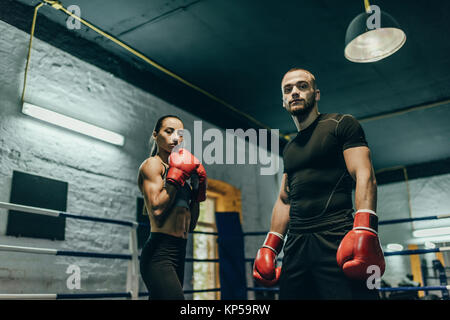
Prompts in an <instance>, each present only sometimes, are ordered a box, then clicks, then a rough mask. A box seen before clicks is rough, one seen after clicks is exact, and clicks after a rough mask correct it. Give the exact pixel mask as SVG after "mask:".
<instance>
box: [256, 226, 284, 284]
mask: <svg viewBox="0 0 450 320" xmlns="http://www.w3.org/2000/svg"><path fill="white" fill-rule="evenodd" d="M283 239H284V238H283V236H282V235H281V234H279V233H276V232H269V233H268V234H267V237H266V240H265V241H264V244H263V246H262V247H261V248H260V249H259V250H258V253H257V255H256V258H255V263H254V264H253V278H254V279H255V280H256V281H257V282H258V283H260V284H262V285H263V286H266V287H272V286H274V285H276V284H277V282H278V280H279V279H280V274H281V267H277V256H278V254H279V253H280V251H281V248H282V247H283Z"/></svg>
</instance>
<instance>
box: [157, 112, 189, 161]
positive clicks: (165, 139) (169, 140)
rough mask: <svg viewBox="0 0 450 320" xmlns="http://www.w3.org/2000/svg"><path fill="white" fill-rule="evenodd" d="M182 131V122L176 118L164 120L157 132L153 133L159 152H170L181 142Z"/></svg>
mask: <svg viewBox="0 0 450 320" xmlns="http://www.w3.org/2000/svg"><path fill="white" fill-rule="evenodd" d="M183 129H184V126H183V122H181V121H180V120H178V119H177V118H166V119H164V120H163V122H162V125H161V129H160V130H159V132H153V137H154V138H155V140H156V144H157V145H158V148H159V150H165V151H167V152H168V153H170V152H172V149H173V148H175V146H176V145H178V144H180V143H181V142H182V141H183Z"/></svg>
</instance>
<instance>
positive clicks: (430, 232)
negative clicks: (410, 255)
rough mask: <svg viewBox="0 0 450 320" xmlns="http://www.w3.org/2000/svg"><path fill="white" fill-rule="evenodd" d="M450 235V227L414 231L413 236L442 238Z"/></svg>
mask: <svg viewBox="0 0 450 320" xmlns="http://www.w3.org/2000/svg"><path fill="white" fill-rule="evenodd" d="M448 234H450V227H443V228H430V229H421V230H416V231H413V236H414V237H416V238H421V237H432V236H442V235H448Z"/></svg>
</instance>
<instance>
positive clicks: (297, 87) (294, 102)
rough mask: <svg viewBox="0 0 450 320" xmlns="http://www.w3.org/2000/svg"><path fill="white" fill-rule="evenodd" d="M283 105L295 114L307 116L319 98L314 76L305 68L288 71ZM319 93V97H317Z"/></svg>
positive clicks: (285, 79)
mask: <svg viewBox="0 0 450 320" xmlns="http://www.w3.org/2000/svg"><path fill="white" fill-rule="evenodd" d="M281 90H282V91H283V106H284V108H286V110H287V111H288V112H289V113H290V114H292V115H293V116H306V115H308V114H309V112H310V111H311V110H312V109H313V108H314V105H315V103H316V101H317V100H319V90H315V89H314V78H313V76H312V75H311V74H310V73H308V72H306V71H303V70H296V71H291V72H288V73H287V74H286V75H285V76H284V78H283V80H282V82H281ZM316 93H317V98H316Z"/></svg>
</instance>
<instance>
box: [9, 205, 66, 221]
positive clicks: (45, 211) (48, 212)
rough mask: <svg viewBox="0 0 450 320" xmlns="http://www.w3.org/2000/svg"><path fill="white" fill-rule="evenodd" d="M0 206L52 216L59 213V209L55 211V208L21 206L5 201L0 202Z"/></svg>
mask: <svg viewBox="0 0 450 320" xmlns="http://www.w3.org/2000/svg"><path fill="white" fill-rule="evenodd" d="M0 208H4V209H10V210H16V211H23V212H28V213H36V214H43V215H47V216H54V217H57V216H59V213H60V212H59V211H56V210H50V209H42V208H36V207H30V206H23V205H20V204H13V203H7V202H0Z"/></svg>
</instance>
